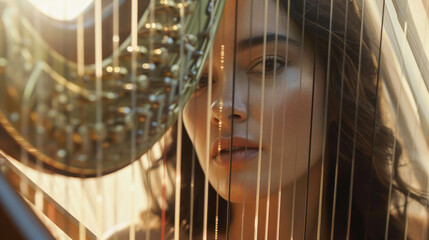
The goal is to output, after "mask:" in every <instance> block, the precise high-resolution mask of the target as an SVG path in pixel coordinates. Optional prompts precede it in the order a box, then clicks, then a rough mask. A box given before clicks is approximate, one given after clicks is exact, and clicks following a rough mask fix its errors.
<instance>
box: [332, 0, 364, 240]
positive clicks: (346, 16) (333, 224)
mask: <svg viewBox="0 0 429 240" xmlns="http://www.w3.org/2000/svg"><path fill="white" fill-rule="evenodd" d="M348 7H349V1H346V12H345V19H344V21H345V24H344V45H343V62H342V66H341V87H340V88H341V90H340V113H339V120H338V135H337V154H336V158H335V180H334V197H333V204H332V222H331V240H333V239H334V228H335V213H336V206H337V205H336V203H337V191H338V165H339V163H340V146H341V140H342V139H341V128H342V112H343V95H344V69H345V64H346V49H347V23H348V13H349V11H348V10H349V9H348ZM357 88H359V87H357ZM352 171H354V169H353V167H352ZM350 191H351V190H350ZM349 207H350V206H349ZM350 213H351V212H350Z"/></svg>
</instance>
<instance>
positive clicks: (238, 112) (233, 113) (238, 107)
mask: <svg viewBox="0 0 429 240" xmlns="http://www.w3.org/2000/svg"><path fill="white" fill-rule="evenodd" d="M237 95H238V94H234V93H230V94H224V96H218V97H217V98H216V99H215V100H214V101H213V102H212V104H211V111H212V119H211V122H212V123H213V124H215V125H220V123H221V122H223V123H225V124H229V123H230V120H231V119H232V118H233V119H234V122H237V123H238V122H244V121H246V120H247V104H246V102H245V101H244V100H243V99H242V98H241V97H240V96H237ZM233 98H234V100H235V101H234V102H233V101H232V99H233Z"/></svg>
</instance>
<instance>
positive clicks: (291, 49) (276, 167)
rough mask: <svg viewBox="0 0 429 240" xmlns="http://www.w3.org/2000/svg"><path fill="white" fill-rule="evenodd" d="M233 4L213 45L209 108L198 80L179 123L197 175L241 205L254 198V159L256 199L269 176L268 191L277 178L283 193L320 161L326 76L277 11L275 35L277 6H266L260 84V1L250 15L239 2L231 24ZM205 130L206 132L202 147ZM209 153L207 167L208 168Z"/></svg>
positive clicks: (296, 29) (247, 1) (247, 3)
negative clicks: (199, 169)
mask: <svg viewBox="0 0 429 240" xmlns="http://www.w3.org/2000/svg"><path fill="white" fill-rule="evenodd" d="M235 4H236V2H235V1H226V6H225V12H224V15H223V18H222V20H221V24H220V27H219V30H218V33H217V35H216V39H215V43H214V47H213V88H212V98H211V100H210V102H209V106H210V107H209V109H207V107H208V104H207V100H208V99H207V98H208V86H207V85H208V84H206V82H207V81H205V80H206V79H204V77H203V79H202V80H200V83H199V85H198V87H197V88H198V89H197V90H196V91H195V93H194V94H193V96H192V97H191V99H190V101H189V102H188V103H187V105H186V106H185V109H184V123H185V127H186V129H187V131H188V133H189V136H190V137H191V139H192V141H193V143H194V146H195V149H196V152H197V155H198V158H199V160H200V164H201V166H202V168H203V170H204V171H205V173H206V175H207V173H208V172H209V180H210V183H211V184H212V186H213V187H214V188H215V189H216V190H217V191H218V192H219V193H220V195H221V196H222V197H224V198H227V197H228V187H229V184H231V196H230V198H231V201H233V202H242V201H243V193H244V194H245V197H246V199H247V200H246V201H252V200H254V199H255V196H256V187H257V184H258V178H257V176H258V171H259V168H258V165H259V164H258V161H259V159H260V161H261V164H260V166H261V169H260V177H261V178H260V194H261V195H260V197H262V198H263V197H265V196H266V195H267V191H268V185H269V181H268V177H269V175H270V174H271V193H274V192H277V191H278V189H279V179H280V175H281V174H282V183H281V187H282V188H287V187H289V186H290V185H292V184H291V183H293V181H294V179H298V178H300V177H302V176H305V174H306V173H307V172H308V165H309V164H308V161H309V158H310V159H311V161H310V166H312V165H313V164H315V163H316V162H317V161H319V160H320V159H321V152H322V151H321V145H322V128H323V127H322V126H323V110H324V104H323V101H324V94H323V93H324V75H325V74H324V71H323V69H322V68H321V66H320V63H319V61H315V55H314V51H313V44H312V42H310V41H309V40H304V41H303V40H302V39H301V29H300V25H298V24H297V23H296V22H294V21H289V19H288V18H287V15H286V11H285V10H284V9H283V8H280V9H279V11H278V12H279V16H278V30H277V31H276V1H273V0H269V1H268V14H267V28H266V32H267V42H266V49H265V50H266V62H265V80H264V77H263V56H264V45H263V37H264V19H265V14H264V8H265V0H253V9H251V7H252V4H251V0H239V2H238V11H237V13H238V15H237V21H235ZM288 21H289V30H288V28H287V26H288ZM236 29H237V38H236V41H235V37H234V33H235V30H236ZM276 32H277V33H278V41H277V42H278V43H277V50H276V47H275V45H276V44H275V33H276ZM234 42H235V43H236V47H235V46H234ZM303 44H304V45H303ZM302 46H303V48H302ZM234 48H235V49H236V56H235V57H236V63H235V71H234ZM286 53H288V54H287V56H286ZM275 57H276V62H275V60H274V59H275ZM315 62H316V64H315ZM208 71H209V70H208V64H207V67H206V71H205V72H206V73H207V74H208ZM313 78H314V84H313ZM234 82H235V86H233V83H234ZM313 88H314V106H313V109H314V110H313V114H312V113H311V112H312V110H311V107H312V96H313ZM233 99H234V103H233ZM262 104H263V105H262ZM233 105H234V109H233ZM208 111H209V113H210V114H211V116H210V124H209V126H208V125H207V116H208V114H207V113H208ZM312 117H313V121H312V127H310V126H311V120H312V119H311V118H312ZM207 127H209V130H210V133H209V141H210V142H209V144H208V148H207V144H206V142H207V141H206V137H207ZM311 129H312V140H311V151H310V130H311ZM261 134H262V136H261ZM260 137H262V139H261V145H259V143H260ZM231 142H232V144H233V145H232V146H233V147H232V149H231V148H230V144H231ZM246 146H247V149H246ZM207 153H208V156H209V166H206V155H207ZM230 155H231V156H232V158H231V161H232V162H231V166H232V168H231V181H230V182H229V171H230V169H229V166H230V165H229V161H230ZM270 160H271V163H272V164H271V169H270V167H269V165H270V164H269V163H270ZM282 161H283V164H281V163H282ZM280 166H283V167H280ZM270 172H271V173H270ZM244 189H245V191H243V190H244Z"/></svg>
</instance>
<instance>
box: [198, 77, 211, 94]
mask: <svg viewBox="0 0 429 240" xmlns="http://www.w3.org/2000/svg"><path fill="white" fill-rule="evenodd" d="M208 85H209V76H208V75H207V74H203V75H202V76H201V77H200V79H199V80H198V83H197V85H196V86H195V91H199V90H201V89H204V88H206V87H207V86H208Z"/></svg>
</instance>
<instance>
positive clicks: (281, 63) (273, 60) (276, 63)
mask: <svg viewBox="0 0 429 240" xmlns="http://www.w3.org/2000/svg"><path fill="white" fill-rule="evenodd" d="M263 64H264V61H263V58H262V57H261V58H258V59H256V60H254V61H252V63H250V68H249V70H248V71H247V72H248V73H249V74H262V73H263V71H264V68H263ZM284 67H285V60H284V59H283V58H282V57H279V56H266V58H265V74H266V75H272V74H274V72H279V71H280V70H282V69H283V68H284Z"/></svg>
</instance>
